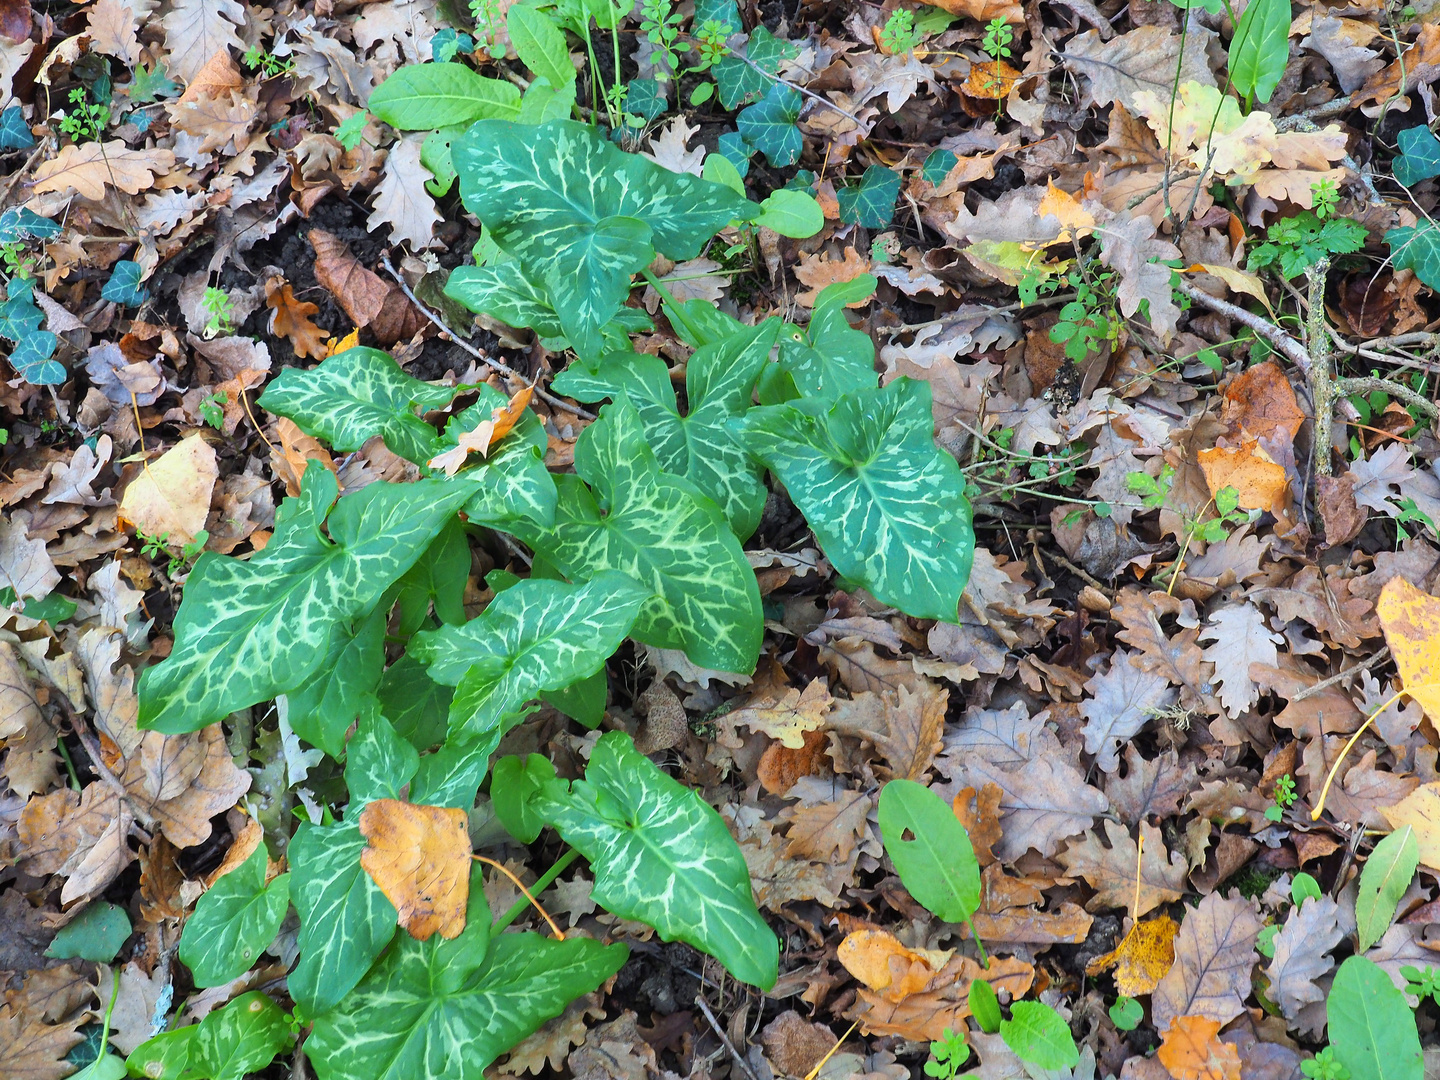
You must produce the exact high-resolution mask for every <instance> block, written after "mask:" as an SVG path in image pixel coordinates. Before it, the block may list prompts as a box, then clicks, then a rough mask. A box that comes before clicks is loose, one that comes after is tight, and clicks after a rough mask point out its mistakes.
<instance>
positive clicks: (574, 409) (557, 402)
mask: <svg viewBox="0 0 1440 1080" xmlns="http://www.w3.org/2000/svg"><path fill="white" fill-rule="evenodd" d="M380 265H381V266H383V267H385V270H386V272H388V273H389V275H390V276H391V277H393V278H394V279H395V283H396V284H397V285H399V286H400V291H401V292H403V293H404V294H405V299H407V300H409V301H410V303H412V304H414V305H415V309H416V310H417V311H419V312H420V314H422V315H424V316H425V317H426V318H427V319H429V320H430V321H431V322H432V323H434V324H435V325H436V326H437V327H439V328H440V330H442V331H443V332H444V333H445V335H446V337H448V338H449V339H450V340H451V341H453V342H455V344H456V345H459V346H460V348H462V349H464V350H465V351H466V352H467V353H469V354H470V355H471V356H473V357H474V358H475V359H476V360H479V361H480V362H481V363H482V364H486V365H488V366H489V367H492V368H494V369H495V370H496V371H498V372H500V373H501V374H502V375H508V376H509V377H510V378H512V379H515V380H517V381H519V382H522V383H524V382H528V381H529V380H528V379H526V378H525V376H524V375H521V374H520V373H519V372H518V371H516V370H515V369H514V368H512V367H509V366H508V365H506V364H502V363H501V362H500V361H499V360H496V359H495V358H494V357H492V356H491V355H490V354H489V353H487V352H485V350H484V349H477V348H476V347H475V346H474V345H471V344H470V343H469V342H468V341H466V340H465V339H464V338H462V337H461V336H460V335H459V334H457V333H456V332H455V331H454V330H451V329H450V327H448V326H446V325H445V323H444V322H443V321H442V320H441V318H440V316H439V315H436V314H435V313H434V312H433V311H431V310H430V309H429V308H428V307H426V306H425V305H424V304H422V303H421V302H420V301H419V299H418V298H417V297H416V296H415V294H414V293H413V292H412V291H411V289H410V286H409V285H407V284H405V279H404V278H402V277H401V276H400V274H399V273H398V272H397V271H396V269H395V267H393V266H392V265H390V256H389V255H382V256H381V257H380ZM535 393H536V394H537V395H538V396H539V397H540V400H541V401H544V402H546V403H547V404H549V405H553V406H554V407H555V408H557V409H563V410H564V411H565V412H568V413H574V414H575V415H576V416H578V417H580V418H581V419H584V420H594V419H595V414H594V413H592V412H590V411H589V410H588V409H582V408H580V406H578V405H571V404H570V403H569V402H568V401H565V400H563V399H562V398H558V397H556V396H555V395H553V394H551V393H548V392H547V391H544V390H541V389H539V388H538V387H537V388H536V390H535Z"/></svg>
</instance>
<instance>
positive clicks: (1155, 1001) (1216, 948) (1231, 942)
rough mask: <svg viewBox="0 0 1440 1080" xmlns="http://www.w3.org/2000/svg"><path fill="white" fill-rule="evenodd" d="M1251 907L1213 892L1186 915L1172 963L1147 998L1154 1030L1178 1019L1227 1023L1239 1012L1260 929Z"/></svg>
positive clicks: (1243, 1004)
mask: <svg viewBox="0 0 1440 1080" xmlns="http://www.w3.org/2000/svg"><path fill="white" fill-rule="evenodd" d="M1262 925H1263V924H1262V923H1261V921H1260V916H1259V915H1258V914H1257V913H1256V910H1255V905H1254V903H1252V902H1251V901H1249V900H1244V899H1241V898H1240V897H1239V896H1238V894H1237V895H1235V896H1232V897H1230V898H1228V899H1227V898H1224V897H1222V896H1221V895H1220V894H1219V893H1218V892H1213V893H1209V894H1208V895H1206V896H1205V897H1203V898H1202V899H1201V900H1200V904H1199V906H1198V907H1196V908H1195V910H1193V911H1190V912H1187V913H1186V915H1185V922H1184V924H1183V925H1182V926H1181V927H1180V932H1179V934H1177V935H1176V937H1175V964H1174V966H1173V967H1171V969H1170V971H1169V972H1168V973H1167V974H1166V975H1165V977H1164V978H1163V979H1161V980H1160V984H1159V985H1158V986H1157V987H1156V988H1155V994H1154V997H1153V998H1152V999H1151V1008H1152V1016H1153V1017H1154V1024H1155V1028H1156V1030H1157V1031H1160V1032H1165V1031H1168V1030H1169V1028H1170V1025H1171V1024H1172V1023H1174V1022H1175V1019H1176V1018H1177V1017H1180V1016H1206V1017H1209V1018H1210V1019H1211V1020H1214V1021H1216V1022H1218V1023H1221V1024H1227V1023H1229V1022H1230V1021H1231V1020H1233V1019H1235V1017H1237V1016H1239V1015H1240V1014H1241V1013H1243V1012H1244V1011H1245V999H1246V998H1247V997H1249V996H1250V971H1251V969H1252V968H1253V967H1254V966H1255V958H1256V952H1255V939H1256V938H1257V937H1258V936H1259V934H1260V930H1261V927H1262Z"/></svg>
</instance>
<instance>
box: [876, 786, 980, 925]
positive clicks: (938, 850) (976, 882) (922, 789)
mask: <svg viewBox="0 0 1440 1080" xmlns="http://www.w3.org/2000/svg"><path fill="white" fill-rule="evenodd" d="M880 835H881V837H882V838H883V839H884V841H885V853H886V854H887V855H889V856H890V861H891V862H892V863H894V864H895V872H896V873H897V874H899V875H900V880H901V882H903V883H904V885H905V888H907V889H909V890H910V895H911V896H913V897H914V898H915V899H916V900H918V901H919V902H920V904H921V905H922V906H923V907H924V908H925V909H926V910H927V911H929V912H931V913H932V914H934V915H936V916H938V917H939V918H941V919H943V920H945V921H946V922H957V923H958V922H969V921H970V919H971V918H972V917H974V915H975V910H976V909H977V908H978V907H979V906H980V864H979V863H978V862H977V861H976V859H975V850H974V848H972V847H971V846H970V834H969V833H967V832H966V831H965V826H963V825H961V824H960V821H959V819H958V818H957V817H956V816H955V813H954V811H952V810H951V809H950V807H949V806H947V805H946V804H945V801H944V800H943V799H941V798H939V797H938V796H937V795H936V794H935V793H934V792H933V791H931V790H930V789H929V788H927V787H926V786H925V785H924V784H917V783H915V781H913V780H891V781H890V782H889V783H888V784H886V785H885V787H884V789H883V790H881V792H880Z"/></svg>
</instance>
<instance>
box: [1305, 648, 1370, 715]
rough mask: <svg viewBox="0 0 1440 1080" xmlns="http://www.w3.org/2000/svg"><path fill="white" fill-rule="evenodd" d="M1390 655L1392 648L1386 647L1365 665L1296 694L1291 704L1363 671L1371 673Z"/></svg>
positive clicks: (1350, 668) (1324, 680)
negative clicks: (1370, 671)
mask: <svg viewBox="0 0 1440 1080" xmlns="http://www.w3.org/2000/svg"><path fill="white" fill-rule="evenodd" d="M1389 655H1390V646H1389V645H1385V646H1383V647H1382V648H1381V649H1380V651H1379V652H1377V653H1376V654H1375V655H1374V656H1372V657H1371V658H1370V659H1369V660H1366V661H1365V662H1364V663H1363V664H1356V665H1355V666H1354V667H1349V668H1346V669H1345V670H1344V671H1342V672H1340V673H1339V674H1338V675H1331V676H1330V677H1329V678H1328V679H1322V680H1321V681H1320V682H1317V683H1316V684H1315V685H1314V686H1309V687H1306V688H1305V689H1304V690H1301V691H1300V693H1298V694H1296V695H1295V696H1294V697H1293V698H1291V699H1290V702H1291V704H1294V703H1295V702H1297V701H1304V700H1305V699H1306V698H1309V697H1314V696H1315V695H1316V694H1319V693H1321V692H1322V691H1325V690H1329V689H1330V687H1332V686H1334V685H1335V684H1336V683H1342V682H1344V681H1345V680H1346V679H1348V678H1350V676H1351V675H1358V674H1360V672H1362V671H1369V670H1370V669H1371V668H1373V667H1374V666H1375V665H1376V664H1378V663H1380V661H1382V660H1384V659H1385V658H1386V657H1388V656H1389Z"/></svg>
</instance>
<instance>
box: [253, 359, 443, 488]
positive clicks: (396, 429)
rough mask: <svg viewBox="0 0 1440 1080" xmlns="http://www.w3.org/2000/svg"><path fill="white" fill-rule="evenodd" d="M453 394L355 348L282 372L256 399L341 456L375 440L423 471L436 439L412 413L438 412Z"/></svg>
mask: <svg viewBox="0 0 1440 1080" xmlns="http://www.w3.org/2000/svg"><path fill="white" fill-rule="evenodd" d="M456 393H457V390H456V388H455V387H453V386H433V385H431V384H430V383H425V382H421V381H420V380H419V379H416V378H412V377H411V376H409V375H407V374H406V373H405V372H404V371H403V370H401V368H400V365H399V364H397V363H396V362H395V360H394V359H393V358H392V357H391V356H390V354H389V353H386V352H381V351H380V350H379V349H367V348H365V347H363V346H357V347H355V348H353V349H346V350H345V351H344V352H342V353H336V354H335V355H334V356H331V357H328V358H327V359H326V360H325V361H324V362H323V363H321V364H320V366H319V367H316V368H311V369H309V370H302V369H300V368H286V369H285V370H283V371H282V372H280V374H279V375H278V376H276V377H275V379H273V380H272V381H271V383H270V385H269V386H267V387H266V388H265V392H264V393H263V394H261V395H260V405H261V406H262V407H263V408H266V409H269V410H270V411H271V412H273V413H275V414H276V415H277V416H285V417H288V418H289V419H291V420H293V421H294V422H295V423H296V424H297V425H298V426H299V428H300V430H302V431H304V432H305V434H307V435H314V436H315V437H316V438H319V439H324V440H325V441H326V442H328V443H329V444H330V445H331V446H332V447H333V448H334V449H336V450H338V451H340V452H341V453H349V452H350V451H352V450H359V449H360V447H362V446H364V445H365V442H366V440H367V439H370V438H371V437H372V436H375V435H379V436H381V437H382V438H383V439H384V440H385V446H386V447H387V448H388V449H389V450H390V451H391V452H392V453H396V454H399V455H400V456H401V457H403V458H405V459H406V460H407V461H413V462H415V464H417V465H423V464H425V462H426V461H428V460H429V459H430V458H432V457H433V456H434V455H435V453H436V447H437V445H438V438H437V436H436V433H435V429H434V428H432V427H431V426H430V425H429V424H427V423H425V421H424V420H422V419H420V417H419V416H417V415H416V413H415V410H416V409H417V408H418V409H420V410H421V411H422V412H425V411H428V410H431V409H439V408H443V407H444V406H446V405H448V404H450V400H451V399H452V398H453V397H454V396H455V394H456Z"/></svg>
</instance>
